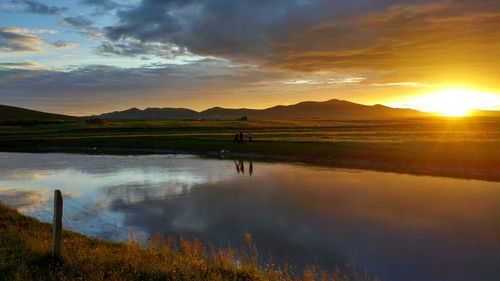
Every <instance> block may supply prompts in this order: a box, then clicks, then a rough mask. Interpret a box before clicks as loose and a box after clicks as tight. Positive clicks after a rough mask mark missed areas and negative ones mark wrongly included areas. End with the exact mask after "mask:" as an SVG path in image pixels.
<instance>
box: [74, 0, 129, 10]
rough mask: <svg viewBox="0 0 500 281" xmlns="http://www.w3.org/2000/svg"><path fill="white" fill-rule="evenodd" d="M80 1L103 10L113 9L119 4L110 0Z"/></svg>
mask: <svg viewBox="0 0 500 281" xmlns="http://www.w3.org/2000/svg"><path fill="white" fill-rule="evenodd" d="M80 3H82V4H84V5H91V6H94V7H96V8H99V9H102V10H104V11H109V10H113V9H116V8H117V7H119V6H120V5H118V3H116V2H115V1H112V0H82V1H80Z"/></svg>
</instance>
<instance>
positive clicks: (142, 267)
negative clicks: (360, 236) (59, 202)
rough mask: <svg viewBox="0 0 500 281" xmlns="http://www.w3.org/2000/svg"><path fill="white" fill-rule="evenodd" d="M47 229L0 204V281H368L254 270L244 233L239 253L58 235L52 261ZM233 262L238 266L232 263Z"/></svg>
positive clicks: (340, 273)
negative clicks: (57, 251) (59, 247)
mask: <svg viewBox="0 0 500 281" xmlns="http://www.w3.org/2000/svg"><path fill="white" fill-rule="evenodd" d="M51 231H52V228H51V225H49V224H46V223H41V222H39V221H37V220H35V219H32V218H29V217H26V216H23V215H21V214H20V213H18V212H17V211H15V210H13V209H10V208H8V207H6V206H5V205H2V204H1V203H0V279H1V280H6V281H7V280H23V281H25V280H87V281H93V280H190V281H191V280H209V281H210V280H304V281H307V280H314V279H317V280H325V281H326V280H336V281H350V280H352V281H370V280H377V279H371V278H370V277H369V276H367V275H366V274H360V273H358V272H357V271H356V269H355V268H354V267H352V266H346V267H343V268H340V267H336V268H335V269H334V270H332V271H331V272H326V271H321V270H316V269H314V268H313V267H311V268H308V269H306V270H305V271H304V272H303V274H302V275H299V276H295V277H293V276H292V275H291V274H290V273H288V270H287V269H286V268H283V269H278V268H277V267H274V266H272V265H270V264H268V265H267V266H266V267H264V268H263V267H260V266H257V264H258V263H259V262H258V253H257V252H256V250H255V249H256V247H255V245H254V244H253V242H252V238H251V236H250V235H249V234H246V235H245V236H244V239H245V243H246V244H245V246H244V247H243V248H242V249H239V250H237V251H236V250H234V249H221V248H216V247H214V246H210V245H208V246H207V245H202V244H201V243H200V242H199V241H198V240H197V239H195V238H193V239H181V240H180V241H179V242H178V244H177V245H176V244H175V243H174V242H172V241H171V240H169V239H165V238H162V237H160V236H158V235H157V236H155V237H152V239H151V240H150V242H149V245H147V247H144V246H139V245H138V244H136V243H134V242H132V241H129V242H125V243H111V242H105V241H101V240H97V239H91V238H88V237H85V236H82V235H80V234H77V233H74V232H70V231H63V236H62V239H63V240H62V241H63V245H62V250H61V256H60V257H59V258H58V259H56V260H53V259H52V257H51V255H50V249H51V233H52V232H51ZM236 257H238V259H239V261H240V263H239V265H236V264H235V262H234V261H235V259H236Z"/></svg>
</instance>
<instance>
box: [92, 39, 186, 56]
mask: <svg viewBox="0 0 500 281" xmlns="http://www.w3.org/2000/svg"><path fill="white" fill-rule="evenodd" d="M96 52H97V53H98V54H101V55H118V56H130V57H135V56H142V55H155V56H159V57H164V58H173V57H175V56H177V55H181V54H185V53H186V52H185V50H184V49H182V48H178V47H177V46H173V45H172V46H169V47H167V46H166V45H165V44H158V43H147V42H141V41H139V40H127V41H118V42H113V41H103V42H102V44H101V45H100V46H98V47H97V48H96Z"/></svg>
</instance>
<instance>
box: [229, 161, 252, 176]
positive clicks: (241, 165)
mask: <svg viewBox="0 0 500 281" xmlns="http://www.w3.org/2000/svg"><path fill="white" fill-rule="evenodd" d="M234 166H235V167H236V172H237V173H238V174H239V173H242V174H245V161H243V160H238V161H236V160H234ZM252 174H253V162H252V161H248V175H249V176H252Z"/></svg>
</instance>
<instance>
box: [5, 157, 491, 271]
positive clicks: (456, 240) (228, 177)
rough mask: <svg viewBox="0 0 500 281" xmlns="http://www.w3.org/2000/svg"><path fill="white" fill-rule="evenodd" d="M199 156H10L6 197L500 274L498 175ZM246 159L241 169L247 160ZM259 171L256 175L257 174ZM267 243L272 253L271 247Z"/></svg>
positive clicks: (183, 229) (102, 220)
mask: <svg viewBox="0 0 500 281" xmlns="http://www.w3.org/2000/svg"><path fill="white" fill-rule="evenodd" d="M239 166H240V163H238V162H235V161H233V160H209V159H200V158H196V157H193V156H170V155H157V156H86V155H71V154H27V153H0V200H1V201H3V202H6V203H7V204H9V205H11V206H14V207H16V208H18V209H19V210H21V211H22V212H24V213H26V214H28V215H31V216H34V217H37V218H39V219H41V220H45V221H50V219H51V217H52V213H51V208H52V201H51V200H52V191H53V189H55V188H59V189H61V190H62V192H63V194H64V196H65V205H64V219H63V224H64V227H66V228H70V229H73V230H75V231H79V232H82V233H84V234H87V235H92V236H97V237H101V238H105V239H110V240H123V239H127V233H128V232H130V233H134V234H135V236H136V237H138V238H139V239H141V240H143V241H145V240H146V239H147V238H148V237H149V235H150V234H154V233H155V232H158V231H159V232H161V233H164V234H166V235H169V236H173V237H179V236H180V235H183V236H191V235H195V236H197V237H199V238H201V239H203V240H206V241H212V242H214V243H215V244H222V245H229V244H231V245H232V246H235V247H238V246H239V245H240V244H241V243H242V240H243V238H242V237H243V233H245V232H249V233H251V234H252V235H253V236H254V240H255V242H256V243H257V244H258V246H260V249H261V253H262V255H264V256H266V255H267V253H268V252H270V253H271V254H272V255H273V256H275V257H277V258H278V259H280V260H283V259H286V260H288V261H290V262H291V263H293V264H296V265H305V264H320V265H322V266H324V267H326V268H330V267H331V266H333V265H335V264H343V263H346V262H352V263H354V264H356V265H357V266H358V267H359V268H366V269H367V270H368V271H369V272H371V273H378V274H380V275H381V276H382V277H383V278H384V280H389V281H391V280H500V183H495V182H485V181H477V180H461V179H451V178H438V177H427V176H412V175H402V174H393V173H382V172H372V171H359V170H345V169H331V168H318V167H312V166H305V165H292V164H270V163H260V162H254V163H253V164H252V167H251V169H250V163H249V162H248V161H245V162H243V166H244V167H243V168H244V173H243V171H242V169H241V168H240V167H239ZM237 167H238V168H237ZM250 170H252V174H250ZM264 249H265V250H264Z"/></svg>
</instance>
